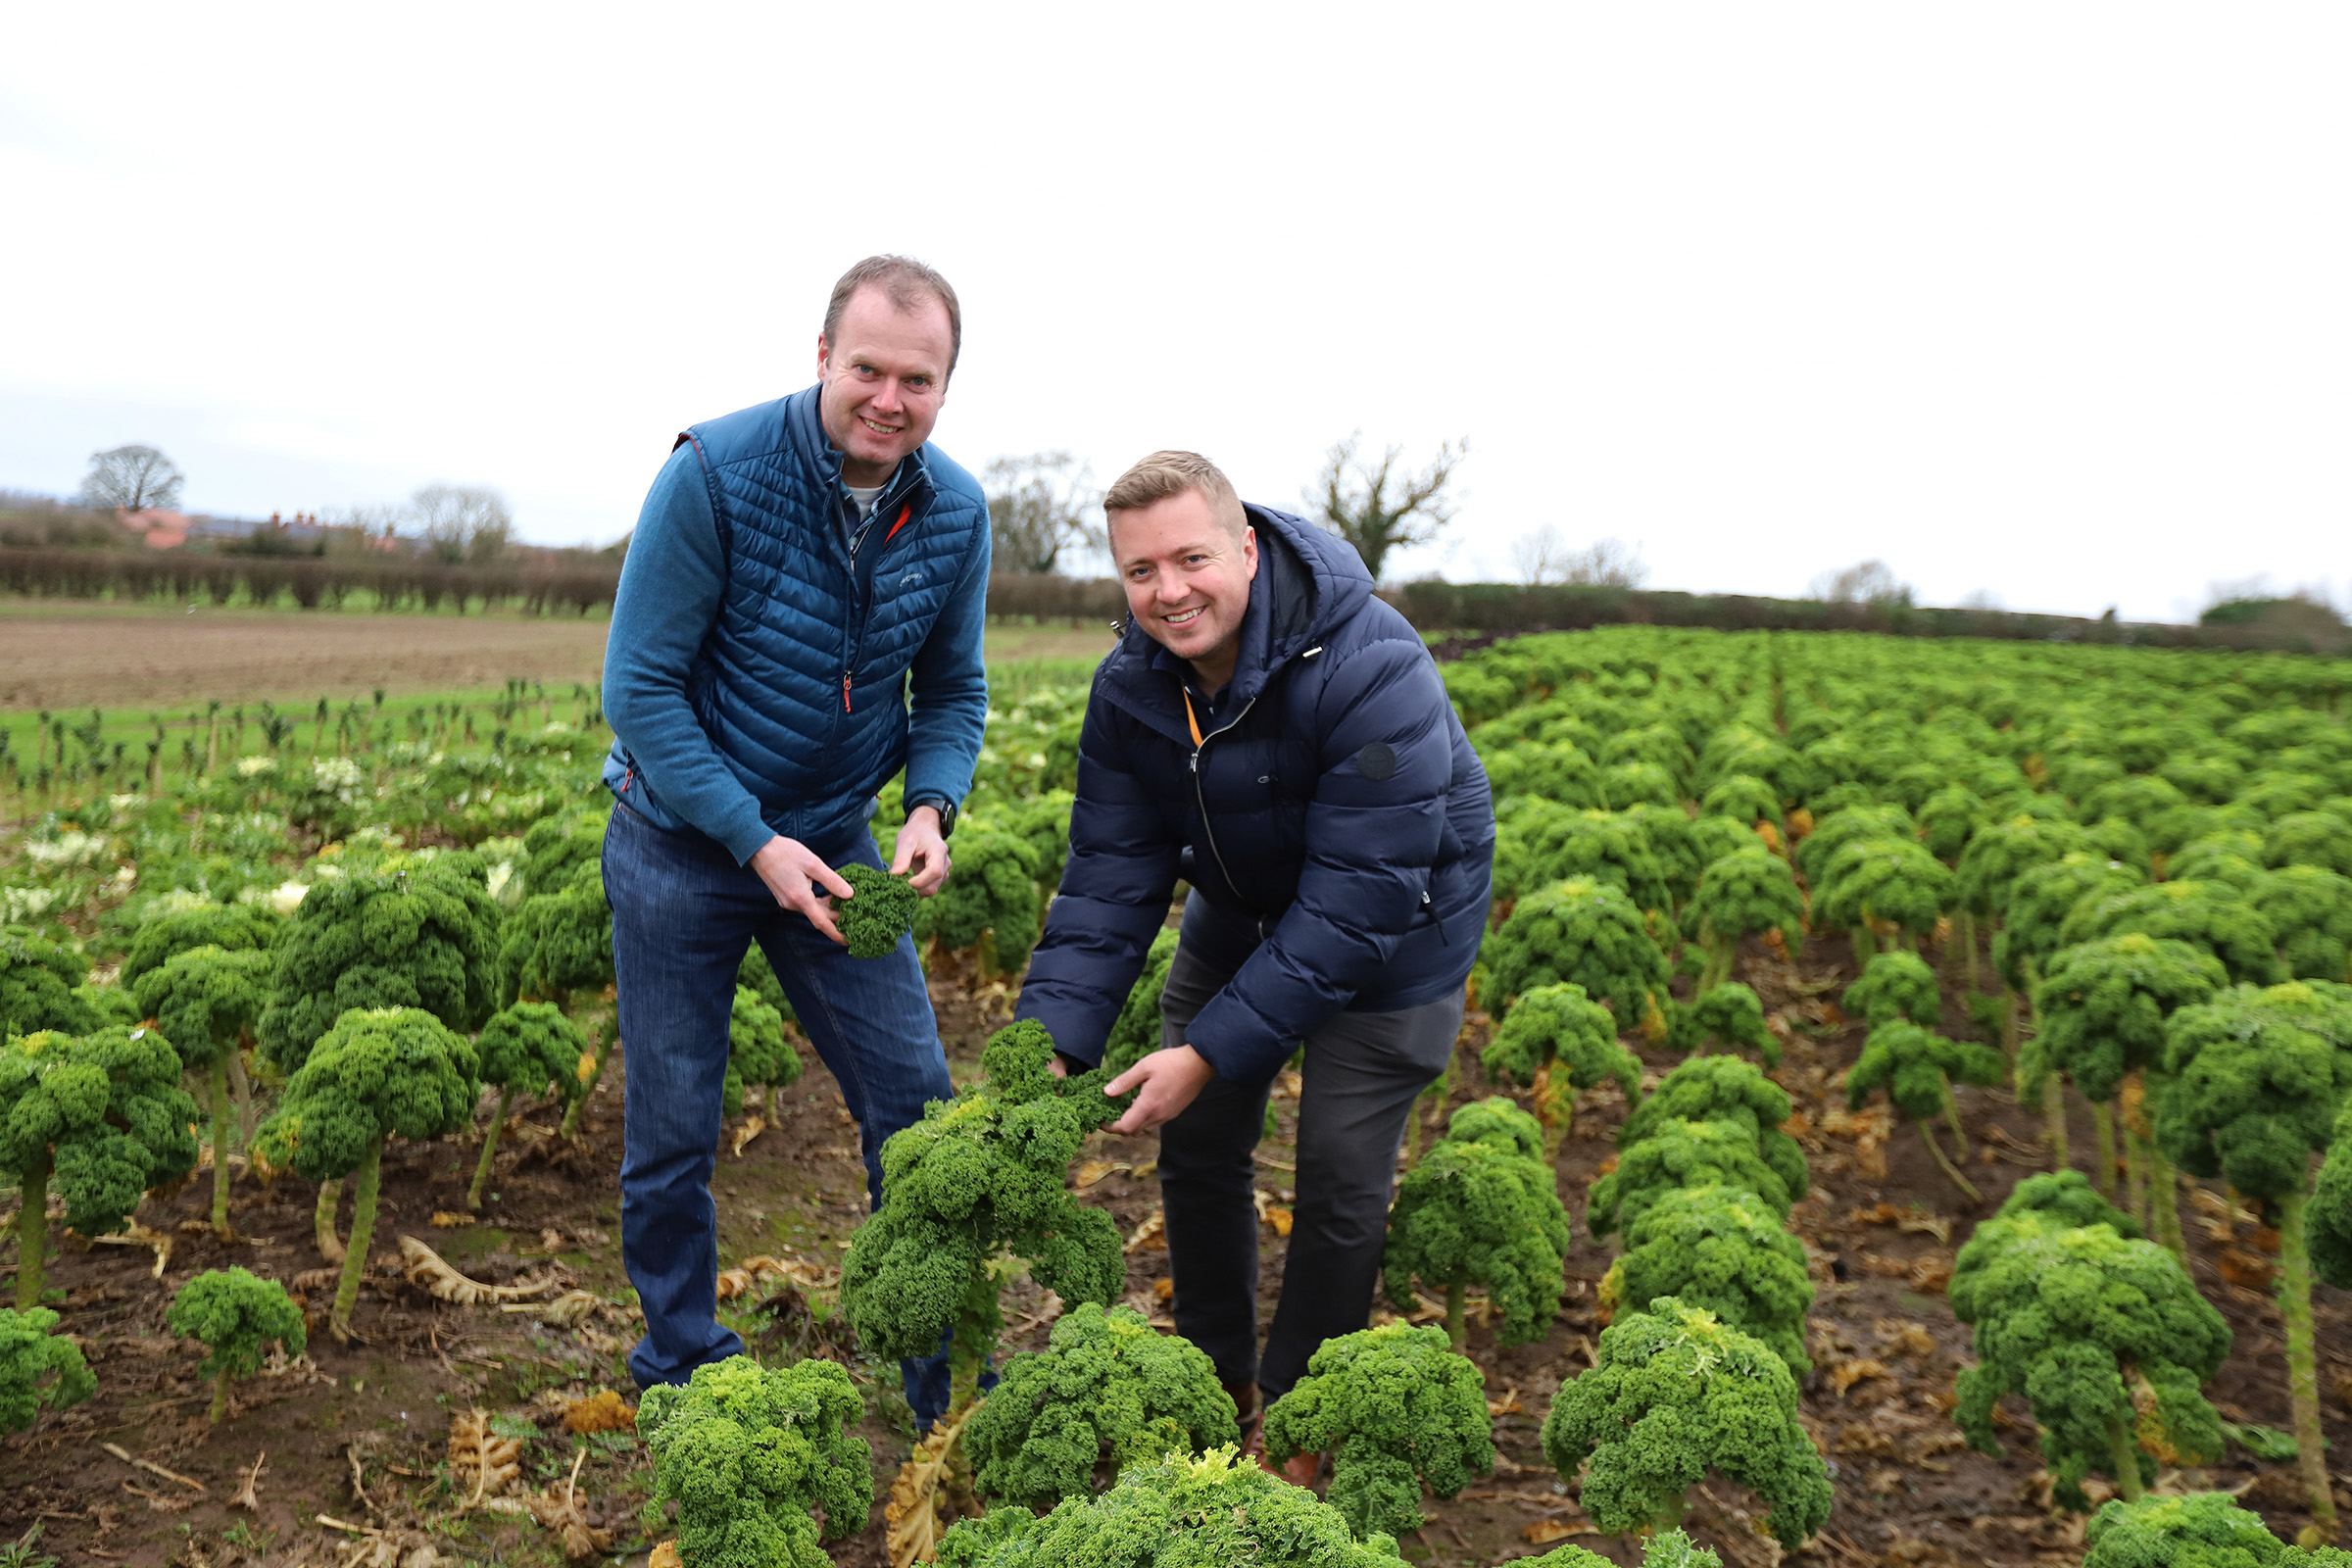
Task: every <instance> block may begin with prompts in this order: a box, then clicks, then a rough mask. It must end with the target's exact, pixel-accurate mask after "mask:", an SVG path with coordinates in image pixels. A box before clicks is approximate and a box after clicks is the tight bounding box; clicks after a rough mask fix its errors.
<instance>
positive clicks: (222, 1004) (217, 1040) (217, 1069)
mask: <svg viewBox="0 0 2352 1568" xmlns="http://www.w3.org/2000/svg"><path fill="white" fill-rule="evenodd" d="M131 994H132V995H133V996H134V997H135V998H136V999H137V1002H138V1005H139V1010H140V1011H141V1012H143V1013H145V1014H146V1015H147V1016H148V1017H150V1018H153V1019H154V1020H155V1022H156V1027H157V1028H159V1029H161V1030H162V1031H163V1033H164V1038H165V1039H166V1040H169V1041H171V1042H172V1046H173V1049H174V1050H175V1051H176V1052H177V1053H178V1055H179V1062H180V1065H181V1066H182V1067H187V1068H193V1069H196V1070H198V1071H201V1072H202V1073H203V1074H204V1076H205V1082H206V1084H207V1086H208V1087H209V1088H210V1089H211V1092H212V1111H213V1231H214V1233H215V1234H216V1235H219V1236H222V1237H225V1236H227V1235H228V1234H229V1227H228V1155H229V1149H230V1143H229V1133H228V1079H229V1066H230V1063H231V1062H233V1061H234V1060H235V1058H236V1054H237V1042H238V1041H239V1040H240V1039H242V1038H244V1037H245V1035H246V1034H247V1033H248V1032H249V1031H250V1030H251V1029H252V1028H253V1024H254V1020H255V1019H257V1018H259V1017H260V1016H261V1015H262V1008H263V1007H264V1006H265V1005H267V1004H268V1002H269V998H270V955H269V953H268V952H266V951H264V950H261V949H258V948H253V949H244V950H241V951H238V952H234V953H232V952H228V951H226V950H224V949H221V948H186V949H183V950H181V951H180V952H178V953H174V954H173V955H172V956H171V957H169V958H167V959H165V960H164V961H163V962H162V963H159V964H156V965H153V966H152V967H150V968H148V969H147V970H146V971H145V972H144V973H142V974H141V975H140V976H139V979H138V983H137V985H135V986H134V987H133V988H132V993H131Z"/></svg>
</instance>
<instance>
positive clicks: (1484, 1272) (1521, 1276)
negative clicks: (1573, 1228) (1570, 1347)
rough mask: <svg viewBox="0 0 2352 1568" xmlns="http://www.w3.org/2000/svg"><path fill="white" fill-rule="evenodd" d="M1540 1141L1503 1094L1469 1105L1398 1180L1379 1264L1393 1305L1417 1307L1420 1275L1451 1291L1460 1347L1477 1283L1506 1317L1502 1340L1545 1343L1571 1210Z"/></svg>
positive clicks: (1452, 1323)
mask: <svg viewBox="0 0 2352 1568" xmlns="http://www.w3.org/2000/svg"><path fill="white" fill-rule="evenodd" d="M1543 1137H1544V1133H1543V1131H1542V1129H1541V1128H1539V1127H1538V1126H1537V1125H1535V1119H1534V1118H1533V1117H1531V1116H1529V1115H1528V1113H1527V1112H1526V1111H1523V1110H1521V1109H1520V1108H1519V1107H1518V1106H1516V1105H1514V1104H1512V1103H1510V1102H1509V1101H1508V1100H1505V1099H1503V1098H1501V1097H1500V1096H1496V1097H1495V1098H1494V1099H1491V1100H1488V1101H1486V1102H1484V1103H1480V1104H1475V1105H1465V1106H1463V1107H1462V1108H1461V1109H1460V1110H1458V1111H1456V1112H1454V1115H1453V1121H1452V1122H1451V1124H1450V1125H1449V1126H1448V1127H1447V1128H1446V1136H1445V1137H1444V1138H1442V1139H1440V1140H1439V1141H1438V1143H1437V1144H1436V1146H1435V1147H1434V1148H1432V1149H1431V1150H1430V1152H1429V1153H1428V1155H1427V1156H1426V1157H1424V1158H1423V1159H1422V1160H1421V1162H1420V1163H1419V1164H1417V1165H1415V1166H1414V1167H1413V1168H1412V1169H1411V1170H1409V1171H1406V1172H1405V1174H1404V1176H1403V1179H1402V1180H1400V1181H1399V1182H1398V1183H1397V1201H1396V1202H1395V1204H1394V1205H1393V1206H1392V1207H1391V1208H1390V1209H1389V1243H1388V1250H1387V1252H1386V1254H1385V1256H1384V1258H1383V1262H1382V1269H1383V1278H1384V1280H1385V1282H1386V1285H1387V1289H1388V1293H1389V1299H1390V1300H1392V1301H1394V1302H1396V1303H1397V1306H1398V1307H1399V1308H1400V1309H1402V1310H1405V1311H1410V1310H1411V1309H1412V1307H1413V1305H1414V1301H1413V1294H1412V1287H1413V1280H1414V1279H1415V1278H1416V1277H1418V1278H1419V1279H1420V1280H1421V1282H1422V1283H1423V1284H1425V1285H1428V1286H1430V1287H1431V1288H1433V1289H1435V1290H1439V1291H1442V1292H1444V1293H1445V1297H1446V1334H1447V1336H1448V1338H1449V1339H1450V1340H1451V1341H1452V1344H1453V1348H1455V1349H1456V1350H1459V1349H1460V1348H1462V1346H1463V1343H1464V1341H1465V1339H1466V1338H1467V1335H1468V1330H1467V1328H1466V1327H1465V1324H1464V1321H1463V1306H1464V1303H1465V1301H1466V1299H1467V1292H1468V1288H1469V1287H1470V1286H1472V1285H1483V1286H1485V1287H1486V1289H1487V1299H1488V1301H1489V1302H1490V1303H1491V1304H1492V1305H1493V1306H1494V1307H1495V1310H1496V1311H1497V1312H1499V1313H1500V1314H1501V1317H1502V1324H1501V1327H1500V1329H1499V1330H1498V1331H1497V1332H1496V1335H1495V1339H1496V1341H1497V1343H1499V1344H1502V1345H1525V1344H1528V1343H1530V1342H1531V1341H1534V1340H1540V1339H1542V1338H1543V1337H1544V1335H1545V1334H1546V1333H1548V1332H1549V1331H1550V1329H1551V1322H1552V1319H1553V1318H1554V1317H1556V1316H1558V1314H1559V1310H1560V1289H1561V1273H1560V1260H1561V1258H1562V1256H1563V1255H1564V1254H1565V1253H1566V1252H1567V1250H1568V1241H1569V1235H1568V1212H1567V1210H1566V1209H1564V1208H1562V1207H1561V1206H1560V1199H1559V1192H1558V1188H1557V1185H1556V1183H1555V1180H1554V1178H1553V1176H1552V1169H1551V1164H1550V1162H1549V1161H1548V1160H1546V1159H1544V1158H1543V1157H1541V1155H1540V1153H1538V1152H1532V1151H1531V1149H1530V1146H1531V1145H1535V1146H1537V1147H1538V1148H1539V1149H1540V1147H1541V1140H1542V1138H1543Z"/></svg>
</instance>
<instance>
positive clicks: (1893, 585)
mask: <svg viewBox="0 0 2352 1568" xmlns="http://www.w3.org/2000/svg"><path fill="white" fill-rule="evenodd" d="M1807 597H1808V598H1812V599H1819V600H1823V601H1825V602H1827V603H1829V604H1833V605H1908V604H1910V603H1911V585H1910V584H1909V583H1907V582H1905V581H1903V580H1902V579H1901V578H1899V577H1897V576H1896V575H1895V574H1894V568H1893V567H1891V566H1889V565H1887V563H1885V562H1884V561H1858V562H1856V563H1854V564H1852V565H1850V566H1846V567H1844V568H1842V569H1840V570H1838V571H1825V572H1823V573H1822V574H1821V575H1820V576H1818V577H1816V578H1814V579H1813V586H1812V588H1811V589H1810V590H1809V591H1808V593H1807Z"/></svg>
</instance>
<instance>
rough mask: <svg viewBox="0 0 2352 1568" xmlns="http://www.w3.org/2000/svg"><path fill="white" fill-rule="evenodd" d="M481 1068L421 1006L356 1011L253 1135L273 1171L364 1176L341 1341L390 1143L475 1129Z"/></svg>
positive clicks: (343, 1296) (341, 1298)
mask: <svg viewBox="0 0 2352 1568" xmlns="http://www.w3.org/2000/svg"><path fill="white" fill-rule="evenodd" d="M479 1062H480V1058H479V1057H478V1056H476V1055H475V1054H474V1049H473V1045H472V1043H471V1042H469V1041H468V1040H466V1037H465V1036H464V1035H460V1034H455V1033H452V1032H451V1031H450V1030H449V1029H448V1028H447V1027H446V1026H445V1025H444V1024H443V1023H442V1022H441V1020H440V1019H438V1018H436V1017H434V1016H433V1015H432V1014H431V1013H429V1012H426V1011H424V1010H423V1009H422V1008H420V1007H379V1008H374V1009H366V1008H358V1007H355V1008H353V1009H352V1010H351V1011H349V1012H347V1013H345V1014H343V1016H342V1017H340V1018H338V1019H336V1020H335V1024H334V1027H333V1028H331V1029H329V1030H328V1031H327V1032H326V1033H325V1034H324V1035H323V1036H321V1037H320V1038H319V1043H318V1044H317V1045H316V1046H314V1047H313V1048H312V1049H311V1054H310V1059H309V1060H307V1061H305V1062H304V1063H303V1064H302V1070H301V1071H299V1072H297V1073H295V1074H294V1076H293V1077H292V1078H291V1079H290V1080H288V1081H287V1084H286V1094H285V1099H284V1100H282V1101H281V1102H279V1103H278V1108H277V1114H276V1115H274V1116H272V1117H270V1120H269V1121H268V1122H266V1123H264V1124H263V1127H262V1130H261V1131H260V1133H258V1134H257V1135H256V1136H255V1139H254V1142H255V1146H256V1147H257V1148H259V1149H263V1150H267V1151H268V1152H270V1159H271V1161H272V1162H273V1163H283V1164H290V1165H292V1166H293V1167H294V1169H295V1170H296V1171H297V1172H299V1173H300V1174H302V1175H303V1176H305V1177H308V1178H309V1179H310V1180H312V1181H319V1182H323V1181H327V1180H330V1179H333V1178H336V1177H342V1176H350V1175H353V1174H355V1173H356V1174H357V1176H358V1177H359V1182H358V1185H357V1187H356V1188H354V1190H353V1194H352V1213H351V1242H350V1245H349V1248H348V1250H346V1252H345V1255H344V1259H343V1278H342V1282H341V1283H340V1284H339V1285H338V1286H337V1287H336V1289H335V1306H334V1314H333V1316H332V1317H331V1318H330V1319H329V1320H328V1327H330V1328H331V1329H332V1330H333V1331H334V1334H335V1337H336V1338H337V1339H339V1340H348V1339H349V1338H350V1337H351V1309H352V1306H353V1304H354V1303H355V1302H357V1301H358V1299H359V1296H360V1276H361V1275H362V1274H364V1273H366V1272H367V1267H368V1238H369V1235H370V1234H371V1233H372V1232H373V1231H374V1229H375V1194H376V1184H377V1179H378V1177H379V1175H380V1173H381V1170H382V1164H383V1152H384V1141H385V1140H386V1139H388V1138H391V1137H393V1136H395V1135H398V1136H399V1137H402V1138H409V1139H422V1138H443V1137H446V1136H448V1135H449V1134H451V1133H454V1132H458V1131H460V1130H461V1129H463V1128H465V1127H466V1126H468V1125H469V1124H471V1122H472V1120H473V1103H474V1100H475V1099H476V1098H477V1096H478V1095H479V1093H480V1089H479V1085H478V1083H477V1074H478V1072H479Z"/></svg>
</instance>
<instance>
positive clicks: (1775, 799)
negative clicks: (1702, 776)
mask: <svg viewBox="0 0 2352 1568" xmlns="http://www.w3.org/2000/svg"><path fill="white" fill-rule="evenodd" d="M1698 809H1700V810H1701V811H1704V812H1705V813H1706V814H1708V815H1709V816H1736V817H1738V818H1740V820H1741V821H1743V822H1770V823H1771V824H1772V825H1773V826H1774V827H1779V826H1780V825H1781V821H1782V817H1781V792H1780V791H1779V790H1776V789H1774V788H1773V787H1772V786H1771V785H1770V784H1768V783H1766V782H1765V781H1764V780H1763V779H1760V778H1758V777H1756V776H1755V775H1754V774H1753V773H1726V774H1724V775H1723V776H1722V777H1720V778H1718V779H1716V781H1715V782H1714V783H1713V784H1710V785H1709V786H1707V793H1706V794H1704V795H1702V796H1700V797H1699V802H1698Z"/></svg>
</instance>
